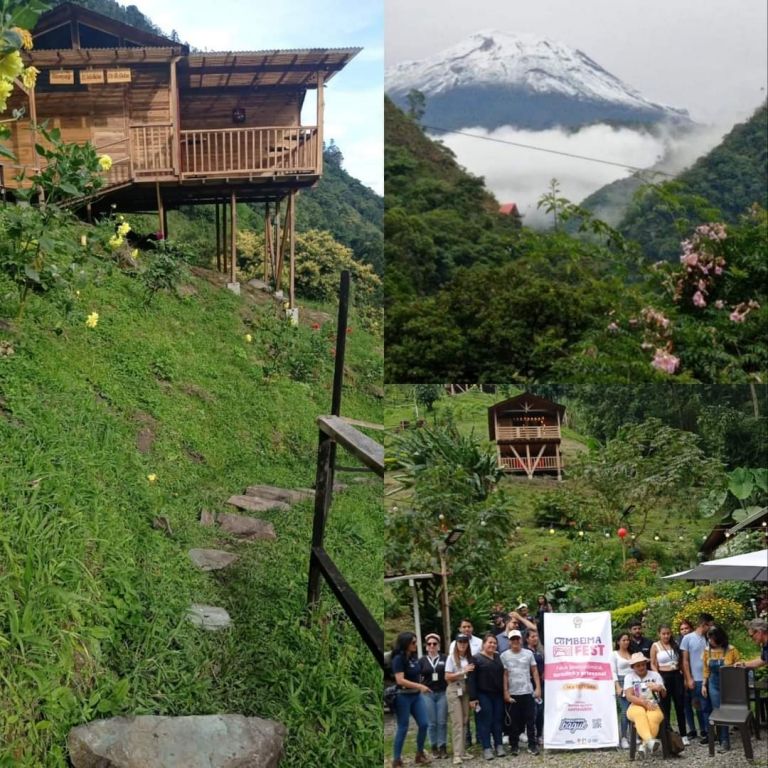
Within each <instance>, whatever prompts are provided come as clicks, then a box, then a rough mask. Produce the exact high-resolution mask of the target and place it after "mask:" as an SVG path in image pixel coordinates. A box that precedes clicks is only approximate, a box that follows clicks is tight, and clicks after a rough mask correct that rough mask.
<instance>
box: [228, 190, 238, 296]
mask: <svg viewBox="0 0 768 768" xmlns="http://www.w3.org/2000/svg"><path fill="white" fill-rule="evenodd" d="M230 206H231V208H232V210H231V211H230V213H231V215H232V226H231V227H230V230H231V231H230V233H229V234H230V237H231V239H232V244H231V249H230V263H229V276H230V281H229V282H230V283H236V282H237V194H236V193H235V190H234V189H233V190H232V197H231V201H230Z"/></svg>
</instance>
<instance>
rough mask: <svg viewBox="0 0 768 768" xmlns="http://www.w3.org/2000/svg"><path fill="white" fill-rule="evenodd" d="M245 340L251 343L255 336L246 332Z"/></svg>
mask: <svg viewBox="0 0 768 768" xmlns="http://www.w3.org/2000/svg"><path fill="white" fill-rule="evenodd" d="M245 340H246V341H247V342H248V343H249V344H250V343H251V342H252V341H253V336H251V334H250V333H246V334H245Z"/></svg>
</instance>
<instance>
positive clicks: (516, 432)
mask: <svg viewBox="0 0 768 768" xmlns="http://www.w3.org/2000/svg"><path fill="white" fill-rule="evenodd" d="M496 439H497V440H535V439H540V440H559V439H560V427H558V426H552V427H505V426H502V425H500V424H498V425H497V426H496Z"/></svg>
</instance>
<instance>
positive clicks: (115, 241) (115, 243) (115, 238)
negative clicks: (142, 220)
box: [109, 235, 125, 251]
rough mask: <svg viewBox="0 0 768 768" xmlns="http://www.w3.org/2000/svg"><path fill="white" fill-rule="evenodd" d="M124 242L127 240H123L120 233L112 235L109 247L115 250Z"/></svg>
mask: <svg viewBox="0 0 768 768" xmlns="http://www.w3.org/2000/svg"><path fill="white" fill-rule="evenodd" d="M124 242H125V240H123V238H122V237H120V235H112V237H110V238H109V247H110V248H111V249H112V250H113V251H114V250H116V249H118V248H119V247H120V246H121V245H122V244H123V243H124Z"/></svg>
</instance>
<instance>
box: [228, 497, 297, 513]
mask: <svg viewBox="0 0 768 768" xmlns="http://www.w3.org/2000/svg"><path fill="white" fill-rule="evenodd" d="M227 504H231V505H232V506H233V507H237V508H238V509H247V510H248V511H250V512H266V511H267V510H269V509H280V510H283V511H287V510H289V509H290V508H291V505H290V504H286V503H285V502H284V501H278V500H277V499H258V498H256V497H255V496H230V497H229V498H228V499H227Z"/></svg>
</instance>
